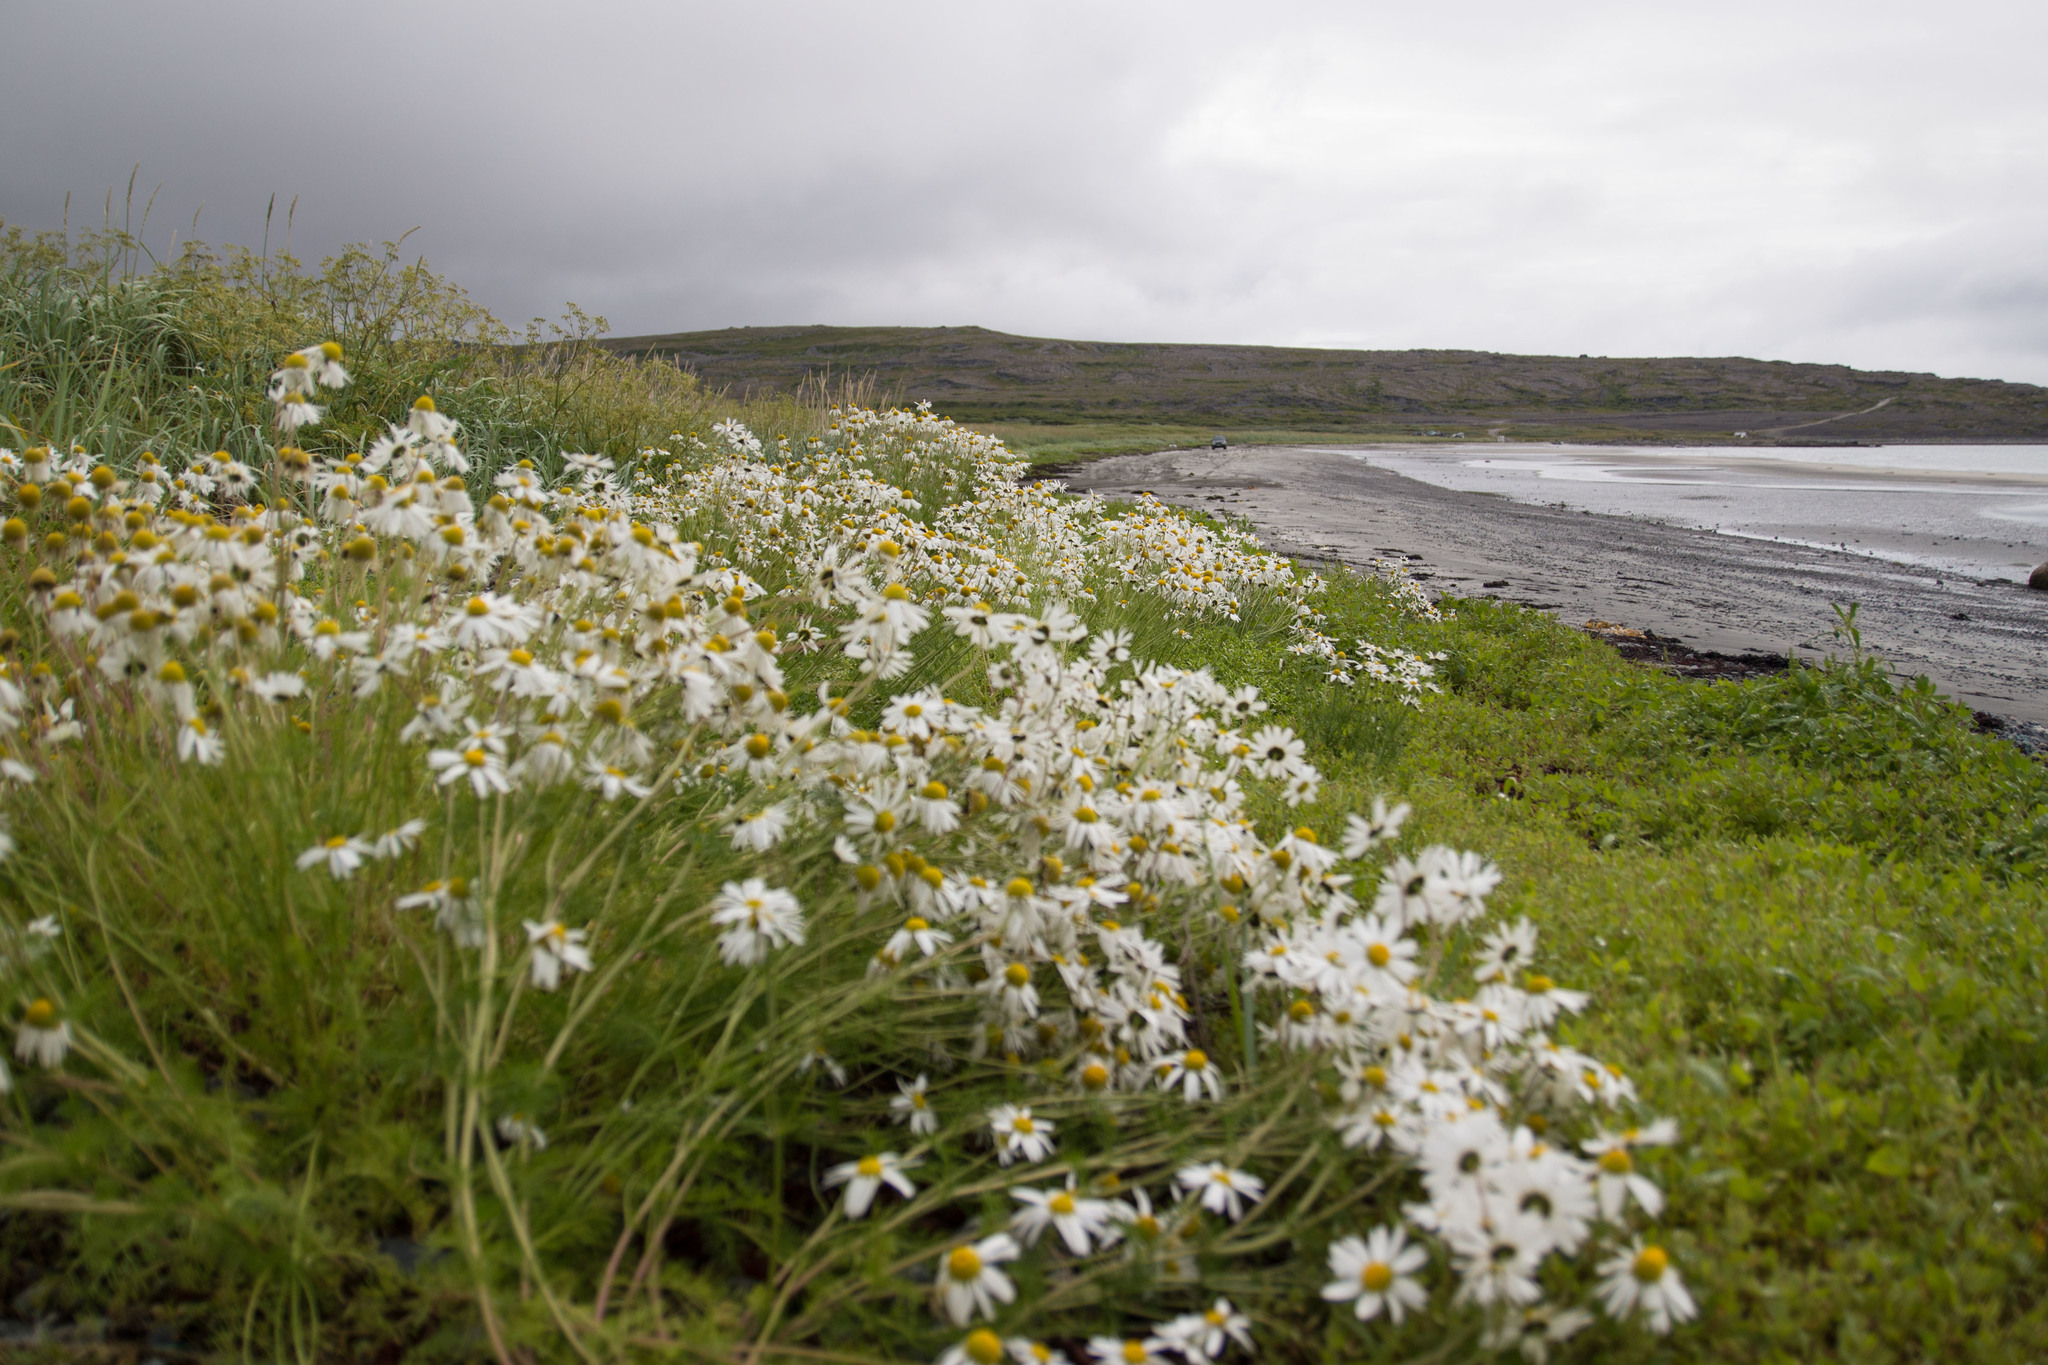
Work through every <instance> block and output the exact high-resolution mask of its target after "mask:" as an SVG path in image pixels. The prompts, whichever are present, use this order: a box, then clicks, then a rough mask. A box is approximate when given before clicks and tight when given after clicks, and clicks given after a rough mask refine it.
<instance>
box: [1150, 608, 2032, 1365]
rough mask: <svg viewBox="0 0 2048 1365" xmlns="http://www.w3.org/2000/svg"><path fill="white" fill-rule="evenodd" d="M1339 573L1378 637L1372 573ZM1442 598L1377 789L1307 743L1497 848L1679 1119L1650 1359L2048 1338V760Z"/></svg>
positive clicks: (1946, 709)
mask: <svg viewBox="0 0 2048 1365" xmlns="http://www.w3.org/2000/svg"><path fill="white" fill-rule="evenodd" d="M1334 593H1335V595H1336V596H1337V597H1338V598H1339V599H1340V600H1341V599H1344V598H1346V597H1347V596H1348V598H1349V602H1348V604H1347V605H1349V606H1350V609H1351V613H1354V614H1351V615H1349V620H1350V621H1351V622H1355V623H1356V624H1357V625H1358V626H1359V627H1360V628H1361V633H1363V630H1364V629H1370V628H1374V627H1378V628H1379V632H1380V633H1379V636H1378V638H1385V637H1386V634H1387V631H1386V629H1385V627H1386V623H1385V621H1384V619H1383V618H1382V617H1379V616H1377V615H1376V614H1375V613H1374V612H1373V611H1372V610H1371V609H1370V608H1371V606H1372V604H1373V602H1374V599H1373V596H1372V594H1371V592H1370V590H1369V589H1365V588H1363V587H1352V588H1349V589H1347V588H1346V587H1345V584H1344V581H1343V580H1340V581H1339V584H1338V587H1337V588H1336V589H1335V590H1334ZM1446 605H1451V606H1453V607H1454V610H1453V619H1452V620H1451V621H1450V622H1448V623H1447V624H1445V625H1443V626H1440V627H1413V628H1411V629H1410V631H1409V634H1410V638H1411V641H1412V642H1415V643H1426V644H1428V645H1429V646H1431V647H1434V648H1439V649H1443V650H1446V651H1447V652H1449V653H1450V655H1451V659H1450V661H1449V663H1448V664H1447V665H1446V668H1445V675H1446V678H1447V680H1448V681H1449V683H1450V691H1449V694H1448V695H1447V696H1444V697H1441V698H1436V699H1432V700H1431V701H1429V702H1428V703H1426V704H1425V705H1424V706H1423V707H1422V708H1421V709H1420V710H1419V711H1417V712H1415V713H1414V714H1413V715H1412V716H1411V717H1410V718H1409V724H1408V726H1407V735H1406V738H1405V742H1404V743H1403V744H1402V746H1401V751H1400V752H1401V758H1400V760H1399V763H1398V765H1397V766H1396V767H1395V768H1394V770H1393V773H1392V775H1391V780H1389V778H1388V777H1386V776H1382V775H1380V773H1379V772H1375V771H1373V769H1374V768H1376V767H1377V765H1378V764H1379V763H1380V762H1381V761H1382V759H1381V751H1380V750H1378V749H1371V750H1369V751H1368V752H1367V753H1366V754H1364V755H1362V756H1360V757H1359V758H1356V759H1347V758H1345V757H1344V756H1343V755H1342V752H1341V750H1340V748H1339V747H1337V746H1334V745H1331V744H1329V743H1328V740H1327V738H1325V740H1324V744H1323V747H1321V748H1320V750H1319V751H1318V752H1316V753H1315V754H1314V755H1313V756H1314V757H1315V758H1316V760H1317V761H1318V762H1319V763H1322V764H1326V765H1327V770H1328V771H1330V772H1331V773H1333V774H1336V775H1337V780H1336V781H1335V782H1334V783H1333V784H1332V785H1333V790H1331V791H1329V792H1327V793H1326V795H1325V797H1324V802H1323V804H1324V805H1325V806H1329V805H1331V804H1332V803H1334V804H1335V805H1336V806H1337V807H1339V808H1341V807H1343V806H1345V805H1356V804H1359V803H1362V802H1364V801H1365V800H1366V799H1367V797H1368V795H1369V793H1371V792H1372V791H1375V790H1379V789H1381V788H1383V787H1386V786H1392V787H1393V788H1395V789H1398V790H1400V791H1402V792H1403V793H1404V794H1405V795H1406V797H1407V798H1408V799H1409V800H1411V801H1413V802H1414V803H1415V805H1416V809H1417V815H1416V817H1415V818H1416V819H1417V821H1418V822H1419V823H1420V824H1421V825H1423V826H1424V827H1426V828H1427V829H1428V830H1429V831H1430V832H1431V837H1432V838H1441V839H1446V840H1448V841H1450V842H1453V843H1456V844H1461V845H1465V846H1469V847H1477V848H1486V849H1491V850H1494V851H1495V853H1496V856H1497V857H1498V858H1499V859H1500V861H1501V865H1502V866H1503V867H1504V868H1505V869H1507V870H1508V871H1509V874H1510V881H1509V883H1508V887H1507V888H1504V889H1507V890H1508V891H1509V896H1508V899H1507V900H1506V901H1505V902H1504V907H1505V909H1506V911H1507V913H1509V914H1510V915H1512V914H1524V913H1525V914H1527V915H1529V916H1530V918H1531V919H1532V920H1534V921H1535V922H1536V923H1537V924H1538V925H1539V926H1540V927H1541V928H1542V929H1543V931H1544V934H1545V937H1546V944H1547V947H1546V952H1547V953H1549V954H1551V955H1552V956H1551V958H1550V959H1549V960H1552V961H1557V962H1570V963H1573V964H1576V966H1577V970H1576V971H1575V972H1574V980H1575V984H1578V985H1581V986H1583V987H1585V988H1587V989H1590V990H1593V991H1595V993H1596V998H1597V999H1598V1001H1599V1007H1598V1009H1597V1012H1595V1013H1593V1014H1592V1015H1591V1016H1590V1017H1588V1018H1587V1019H1585V1020H1583V1021H1582V1022H1581V1024H1580V1026H1579V1027H1578V1029H1577V1030H1576V1041H1578V1042H1579V1043H1580V1044H1581V1045H1583V1046H1585V1047H1587V1048H1588V1049H1589V1050H1591V1051H1593V1052H1595V1053H1596V1054H1598V1055H1604V1056H1611V1057H1614V1058H1616V1059H1620V1060H1623V1061H1624V1064H1626V1065H1628V1066H1629V1067H1630V1069H1631V1070H1632V1071H1633V1072H1634V1073H1635V1074H1636V1076H1637V1077H1638V1079H1639V1083H1640V1084H1641V1085H1642V1087H1643V1092H1644V1094H1645V1096H1646V1097H1647V1098H1648V1099H1649V1101H1650V1104H1651V1106H1652V1107H1653V1108H1654V1109H1656V1110H1658V1111H1660V1112H1663V1113H1668V1114H1671V1115H1673V1116H1674V1117H1676V1118H1677V1119H1678V1120H1679V1122H1680V1123H1681V1125H1682V1127H1683V1130H1684V1134H1685V1144H1684V1146H1683V1147H1682V1148H1680V1149H1679V1150H1678V1152H1677V1153H1676V1154H1675V1155H1674V1157H1673V1158H1672V1159H1671V1160H1670V1161H1669V1162H1668V1164H1667V1165H1665V1166H1664V1168H1663V1169H1662V1170H1661V1171H1660V1174H1661V1175H1662V1176H1664V1177H1665V1178H1666V1179H1667V1180H1668V1181H1669V1184H1670V1190H1669V1192H1670V1195H1671V1198H1672V1205H1673V1208H1672V1211H1671V1212H1670V1213H1669V1214H1667V1219H1666V1222H1667V1226H1669V1227H1671V1228H1673V1229H1674V1231H1673V1233H1672V1242H1673V1245H1674V1247H1675V1248H1682V1250H1683V1253H1684V1254H1685V1256H1686V1260H1685V1264H1687V1265H1688V1266H1692V1267H1697V1273H1696V1275H1695V1277H1694V1281H1693V1283H1694V1285H1695V1288H1696V1289H1702V1290H1704V1291H1705V1292H1704V1294H1703V1296H1702V1303H1703V1307H1705V1314H1704V1316H1703V1319H1702V1321H1701V1322H1700V1323H1699V1324H1697V1325H1696V1326H1695V1328H1693V1329H1691V1330H1688V1331H1685V1332H1682V1333H1681V1334H1679V1335H1678V1336H1676V1337H1674V1338H1673V1339H1672V1341H1671V1342H1670V1343H1669V1344H1668V1345H1667V1346H1666V1347H1665V1348H1664V1351H1665V1353H1666V1354H1668V1356H1669V1358H1672V1359H1682V1360H1729V1361H1759V1360H1767V1361H1793V1360H1801V1361H1803V1360H1815V1359H1842V1360H1858V1361H1865V1360H1897V1361H1909V1360H1986V1361H1990V1360H2010V1359H2020V1358H2028V1357H2030V1356H2032V1355H2034V1354H2036V1353H2038V1352H2039V1351H2041V1350H2042V1349H2044V1347H2048V1309H2044V1305H2043V1303H2042V1297H2041V1289H2042V1275H2043V1271H2044V1267H2048V1242H2044V1236H2048V1185H2044V1184H2043V1183H2042V1175H2043V1173H2044V1170H2048V1131H2044V1127H2043V1125H2044V1121H2048V1101H2044V1092H2043V1086H2044V1083H2048V996H2044V992H2043V974H2044V961H2048V958H2044V953H2048V892H2044V887H2043V884H2042V877H2041V874H2042V871H2043V868H2044V866H2048V767H2044V766H2043V765H2041V764H2039V763H2037V762H2035V761H2032V760H2030V759H2027V758H2025V757H2023V756H2021V755H2020V754H2019V753H2018V752H2017V751H2016V750H2014V749H2013V748H2011V747H2010V746H2008V745H2005V744H2003V743H2001V742H1999V741H1997V740H1994V739H1989V738H1985V737H1980V736H1978V735H1977V734H1975V733H1974V731H1973V728H1972V726H1971V725H1970V723H1969V720H1968V716H1967V714H1966V713H1964V712H1962V711H1960V710H1959V709H1957V708H1954V707H1952V706H1949V705H1948V704H1946V703H1943V702H1940V701H1938V700H1936V699H1935V698H1933V697H1932V695H1931V693H1929V692H1927V691H1924V690H1918V691H1916V690H1910V689H1909V690H1907V691H1905V692H1903V693H1894V691H1893V690H1892V688H1891V687H1890V686H1889V685H1888V684H1887V683H1886V682H1885V681H1884V678H1883V676H1882V674H1881V673H1880V672H1879V671H1878V670H1877V669H1875V668H1874V667H1872V666H1871V665H1869V664H1868V663H1867V662H1866V663H1863V664H1855V663H1851V664H1837V665H1829V666H1827V667H1825V668H1821V669H1805V668H1801V669H1797V670H1795V671H1794V672H1792V673H1790V674H1788V675H1786V676H1784V677H1782V678H1776V679H1768V680H1761V681H1755V682H1747V683H1741V684H1734V683H1713V684H1699V683H1691V682H1679V681H1674V680H1670V679H1667V678H1664V677H1662V676H1660V675H1657V674H1654V673H1650V672H1648V671H1646V670H1643V669H1641V668H1638V667H1637V666H1635V665H1631V664H1628V663H1625V662H1623V661H1621V660H1619V659H1618V658H1617V657H1616V656H1615V655H1614V654H1613V653H1612V651H1611V650H1610V649H1608V647H1607V646H1605V645H1604V644H1601V643H1598V642H1593V641H1588V640H1586V639H1584V638H1583V637H1582V636H1580V635H1579V634H1578V633H1577V632H1574V631H1571V630H1569V629H1567V628H1565V627H1562V626H1560V625H1558V624H1556V623H1555V622H1553V621H1550V620H1549V619H1547V618H1545V617H1542V616H1540V615H1538V614H1536V613H1533V612H1526V611H1523V610H1521V609H1518V608H1514V607H1506V606H1500V605H1496V604H1492V603H1487V602H1479V601H1473V602H1459V603H1456V604H1446ZM1332 614H1333V616H1334V615H1338V614H1339V612H1338V611H1337V610H1333V611H1332ZM1333 633H1337V634H1340V635H1342V634H1345V633H1346V632H1345V631H1343V630H1338V631H1335V632H1333ZM1188 657H1190V658H1194V657H1199V658H1201V659H1203V660H1204V661H1207V662H1210V663H1211V664H1212V665H1213V666H1215V667H1216V668H1217V669H1218V672H1219V673H1220V674H1221V675H1222V676H1224V677H1226V678H1229V679H1232V680H1244V681H1252V682H1258V683H1261V684H1262V685H1264V686H1266V687H1267V688H1268V689H1269V695H1271V696H1274V697H1275V698H1276V700H1277V701H1278V702H1279V707H1278V709H1280V710H1281V711H1282V712H1283V713H1285V714H1288V715H1290V716H1293V717H1296V718H1297V719H1300V720H1307V722H1308V723H1307V724H1306V725H1305V726H1304V733H1306V734H1309V735H1311V736H1314V735H1317V733H1318V731H1317V723H1316V721H1315V720H1314V719H1312V718H1313V717H1316V716H1317V715H1318V714H1319V713H1322V712H1323V711H1324V709H1325V708H1328V707H1330V705H1331V703H1330V700H1329V699H1328V697H1327V696H1326V695H1324V694H1323V692H1322V690H1321V687H1320V685H1319V684H1317V683H1316V682H1314V681H1313V680H1312V679H1311V678H1309V677H1307V676H1305V673H1304V672H1294V671H1291V670H1290V668H1289V667H1288V663H1286V662H1282V661H1280V660H1279V659H1276V658H1275V657H1274V656H1273V655H1272V654H1271V653H1270V652H1269V651H1266V650H1262V649H1256V648H1240V647H1238V646H1237V645H1236V644H1235V642H1233V641H1232V640H1231V639H1229V638H1228V637H1227V636H1223V635H1221V634H1218V635H1214V636H1210V637H1207V638H1204V639H1202V640H1201V641H1200V642H1199V643H1198V644H1195V645H1191V646H1189V649H1188ZM1289 662H1291V661H1289Z"/></svg>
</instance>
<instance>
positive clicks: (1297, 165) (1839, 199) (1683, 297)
mask: <svg viewBox="0 0 2048 1365" xmlns="http://www.w3.org/2000/svg"><path fill="white" fill-rule="evenodd" d="M1666 8H1668V7H1645V6H1641V5H1607V4H1597V3H1567V4H1560V5H1554V6H1544V7H1536V6H1528V5H1506V4H1492V5H1489V4H1473V5H1467V6H1460V7H1416V6H1400V7H1396V6H1365V5H1357V4H1328V5H1324V4H1293V5H1279V6H1266V7H1261V8H1260V9H1258V10H1256V11H1254V10H1252V9H1251V8H1249V7H1246V6H1243V5H1222V4H1206V3H1183V4H1173V5H1168V4H1125V5H1104V4H1094V5H1085V6H1084V5H1071V6H1067V5H1047V4H1034V5H1031V6H1003V7H996V6H961V5H957V4H949V5H937V4H933V5H907V4H893V5H892V4H870V5H865V6H838V5H832V6H827V5H815V4H783V5H777V4H752V5H747V6H733V5H719V6H711V5H677V4H657V3H646V4H586V5H582V6H574V7H571V6H559V5H557V6H535V5H528V4H523V3H517V2H516V0H512V2H508V3H500V4H495V5H489V6H484V5H467V4H463V5H453V4H450V5H434V4H410V5H395V4H394V5H348V6H332V7H328V8H327V10H326V11H324V14H325V17H324V18H321V19H317V20H315V19H309V18H307V17H306V16H308V15H312V14H314V13H322V12H320V11H314V10H305V11H294V12H292V13H291V17H290V18H289V19H287V18H285V17H283V13H282V12H280V11H278V10H277V9H276V8H275V7H274V6H255V5H232V4H220V3H193V4H187V5H184V6H179V7H164V6H155V7H148V8H143V7H136V6H130V5H126V4H122V5H111V4H108V5H89V4H86V5H78V4H74V5H65V6H42V7H34V8H30V7H19V6H18V7H15V8H14V12H13V13H12V14H11V15H10V17H9V20H8V25H7V27H8V37H9V46H10V49H11V51H12V53H13V55H14V56H15V58H16V61H15V63H14V64H13V65H14V69H15V70H16V71H17V72H19V71H27V70H33V71H38V72H42V73H45V74H46V75H47V76H48V77H49V79H46V80H42V81H34V82H31V81H24V80H18V79H17V80H12V81H10V82H8V83H7V84H6V85H5V86H4V87H0V118H4V119H5V120H6V126H7V127H8V128H9V130H10V133H9V144H10V146H9V153H8V164H7V167H6V175H5V176H4V177H0V217H4V218H5V219H6V220H7V221H9V222H15V223H21V224H24V225H27V226H32V227H46V226H54V225H55V223H56V221H57V219H58V217H59V214H60V211H61V206H62V203H63V199H64V195H65V193H66V192H67V191H70V192H72V193H73V201H72V218H73V221H74V222H79V221H91V222H97V221H98V218H99V216H100V213H101V211H102V205H103V203H104V198H105V195H106V193H107V191H108V189H109V188H110V187H114V188H116V189H117V190H118V188H119V187H121V186H123V185H125V183H126V181H127V178H128V175H129V171H130V168H131V167H133V166H135V165H136V164H138V163H139V164H140V166H141V174H140V177H139V181H138V184H139V185H140V186H143V187H145V191H146V188H148V187H155V186H157V185H159V184H160V185H161V186H162V191H161V193H160V195H159V197H158V200H157V205H156V208H155V210H154V211H153V213H152V217H151V231H150V234H149V235H150V240H151V241H152V243H153V244H154V245H157V246H159V247H162V246H164V245H165V244H167V242H168V240H169V237H170V233H171V230H172V229H173V228H174V227H175V228H176V229H177V230H178V231H180V232H181V233H182V232H184V231H186V230H188V229H187V224H188V223H189V220H190V218H191V215H192V213H193V210H194V209H195V208H196V207H197V206H198V205H199V204H200V203H201V202H202V201H203V202H204V203H205V205H206V207H205V211H204V213H203V214H202V215H201V217H200V220H199V225H198V227H199V234H200V235H201V236H202V237H206V238H208V239H210V240H235V241H240V242H244V243H251V244H253V243H254V242H256V241H257V240H258V239H259V238H260V236H261V233H262V214H263V208H264V204H265V202H266V201H267V200H268V198H269V196H270V195H271V194H272V193H273V192H275V193H277V194H278V195H279V196H280V203H281V204H282V203H283V202H285V201H288V200H289V199H290V198H291V197H292V196H294V195H297V196H298V197H299V206H298V213H297V218H296V222H295V224H294V226H293V246H294V248H295V249H296V250H297V251H298V252H299V254H301V255H302V256H318V255H320V254H322V253H324V252H326V251H330V250H332V249H334V248H335V247H336V246H338V245H339V244H341V243H342V242H344V241H349V240H365V239H380V238H383V237H388V236H393V235H396V234H397V233H399V232H402V231H404V230H405V229H406V228H409V227H412V226H415V225H418V226H420V227H421V229H422V230H421V232H420V233H419V234H418V235H417V236H415V237H414V238H413V239H412V241H411V243H410V244H409V245H410V246H414V247H418V248H419V249H421V250H424V251H425V252H426V253H427V254H428V256H429V257H430V258H431V259H432V260H433V261H434V262H435V264H436V265H437V266H438V267H439V268H441V269H443V270H444V271H446V272H448V273H450V274H452V275H453V276H455V277H456V278H457V279H459V280H460V281H462V282H463V283H465V284H466V285H468V286H469V288H470V289H471V290H472V292H474V293H475V294H476V295H477V296H478V297H479V298H481V299H483V300H484V301H485V302H487V303H488V304H490V305H491V306H492V307H493V309H495V310H496V311H498V312H499V313H500V315H501V316H505V317H507V318H511V319H520V318H524V317H526V316H529V315H531V314H534V313H553V312H554V311H556V310H557V309H558V308H559V306H560V304H561V302H562V301H563V300H565V299H571V298H573V299H575V300H577V301H578V302H579V303H581V304H583V305H584V306H585V307H587V308H590V309H592V310H594V311H598V312H602V313H605V314H606V315H608V316H609V317H610V318H611V320H612V323H613V325H614V327H615V329H616V330H619V331H625V332H638V331H653V330H670V329H679V328H694V327H713V326H727V325H735V324H744V323H764V322H843V323H856V322H865V323H877V322H906V323H967V322H974V323H980V324H983V325H987V326H992V327H1000V328H1003V329H1006V330H1012V331H1026V332H1036V333H1044V334H1053V335H1069V336H1074V335H1080V336H1095V337H1119V338H1132V339H1184V340H1219V341H1221V340H1231V341H1270V342H1282V343H1286V342H1295V343H1307V344H1329V345H1374V346H1409V345H1429V346H1468V347H1480V348H1487V349H1502V350H1525V351H1550V352H1567V353H1577V352H1581V351H1585V352H1592V353H1595V354H1644V353H1663V354H1673V353H1691V354H1730V353H1744V354H1756V355H1765V356H1777V357H1783V358H1794V359H1816V360H1840V361H1847V362H1850V363H1854V364H1860V365H1871V366H1886V367H1898V368H1909V369H1932V370H1937V371H1943V372H1949V373H1969V374H1979V375H1990V376H1996V377H2003V378H2012V379H2029V380H2034V381H2048V325H2044V323H2043V321H2042V319H2043V310H2042V308H2041V303H2042V300H2043V298H2044V295H2048V266H2044V263H2043V258H2042V256H2041V253H2040V251H2039V246H2038V244H2039V242H2040V241H2042V240H2044V238H2048V231H2044V230H2048V174H2044V171H2048V95H2044V94H2043V93H2042V89H2043V87H2042V83H2041V82H2040V81H2039V80H2038V79H2037V78H2036V73H2035V72H2034V71H2033V70H2031V64H2032V62H2033V54H2035V53H2038V52H2039V51H2041V50H2043V47H2044V40H2048V12H2044V11H2043V10H2042V9H2041V7H2039V6H2032V5H2022V4H1991V3H1983V4H1976V5H1962V6H1955V5H1951V6H1945V7H1940V8H1939V9H1936V8H1934V7H1926V6H1917V5H1903V4H1876V5H1871V4H1863V5H1854V6H1849V5H1839V6H1837V5H1823V4H1809V5H1799V6H1789V7H1788V6H1784V5H1770V6H1765V5H1755V6H1745V5H1722V6H1715V7H1711V8H1708V7H1696V8H1695V9H1693V10H1692V11H1690V12H1685V11H1672V12H1663V10H1664V9H1666ZM70 72H78V73H88V72H89V73H90V79H89V80H82V81H77V80H70V79H67V78H65V73H70ZM117 197H118V196H117ZM117 212H118V209H117ZM281 232H282V229H281V226H280V227H279V228H277V229H276V230H274V234H273V235H274V237H275V236H279V235H281Z"/></svg>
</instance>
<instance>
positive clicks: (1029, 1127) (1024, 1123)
mask: <svg viewBox="0 0 2048 1365" xmlns="http://www.w3.org/2000/svg"><path fill="white" fill-rule="evenodd" d="M1010 1127H1012V1128H1014V1129H1015V1130H1016V1131H1018V1132H1020V1133H1029V1132H1033V1131H1035V1130H1036V1128H1037V1125H1036V1124H1034V1123H1032V1121H1031V1115H1029V1114H1019V1115H1018V1116H1017V1120H1016V1122H1014V1123H1012V1124H1011V1125H1010Z"/></svg>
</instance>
